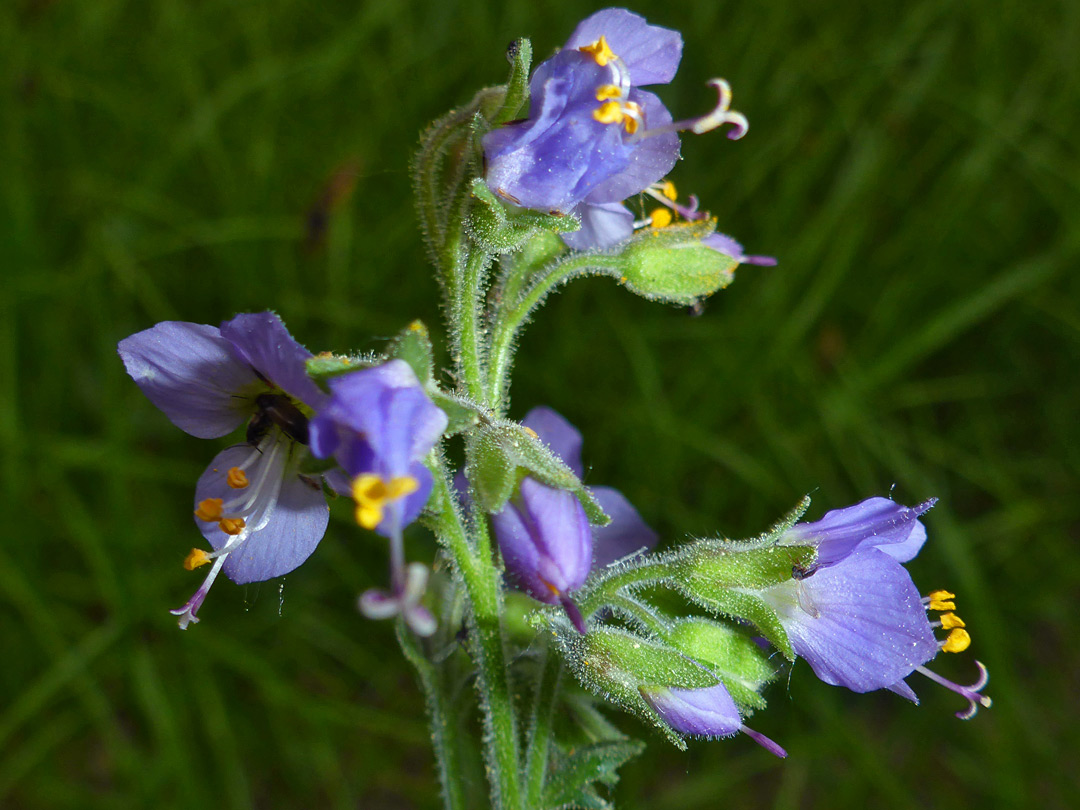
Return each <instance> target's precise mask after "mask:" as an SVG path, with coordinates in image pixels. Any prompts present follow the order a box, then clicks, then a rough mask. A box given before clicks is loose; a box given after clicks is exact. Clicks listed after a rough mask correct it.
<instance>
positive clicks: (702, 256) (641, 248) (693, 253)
mask: <svg viewBox="0 0 1080 810" xmlns="http://www.w3.org/2000/svg"><path fill="white" fill-rule="evenodd" d="M714 227H715V226H714V223H713V222H712V221H711V220H706V221H704V222H691V223H682V224H678V225H669V226H667V227H666V228H645V229H644V230H642V231H640V232H639V233H638V234H637V235H635V236H634V238H633V239H632V240H631V241H630V242H629V244H627V246H626V247H625V248H623V251H622V253H621V256H620V258H621V259H622V262H621V264H620V268H621V270H622V278H621V279H620V281H621V282H622V285H623V286H624V287H626V289H628V290H630V292H632V293H634V294H635V295H640V296H641V297H643V298H648V299H650V300H654V301H665V302H668V303H672V304H685V305H689V304H693V303H695V302H696V301H698V300H699V299H701V298H705V297H706V296H709V295H712V294H713V293H714V292H716V291H717V290H721V289H723V288H724V287H726V286H728V285H729V284H730V283H731V282H732V280H733V279H734V278H735V268H736V267H738V266H739V263H738V262H737V261H735V259H733V258H731V257H730V256H726V255H724V254H723V253H721V252H720V251H718V250H713V249H712V248H710V247H708V246H707V245H705V244H703V243H702V241H701V240H702V239H703V238H704V237H706V236H708V235H709V234H711V233H713V231H714Z"/></svg>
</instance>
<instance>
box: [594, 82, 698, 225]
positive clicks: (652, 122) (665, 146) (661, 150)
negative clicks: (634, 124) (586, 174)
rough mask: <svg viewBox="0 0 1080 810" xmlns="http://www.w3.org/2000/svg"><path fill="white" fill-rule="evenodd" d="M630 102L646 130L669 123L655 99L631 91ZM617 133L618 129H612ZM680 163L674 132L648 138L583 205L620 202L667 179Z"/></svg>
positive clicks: (596, 185)
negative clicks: (640, 111) (638, 110)
mask: <svg viewBox="0 0 1080 810" xmlns="http://www.w3.org/2000/svg"><path fill="white" fill-rule="evenodd" d="M630 101H633V102H635V103H637V104H640V105H641V107H642V109H643V111H644V113H645V127H646V129H655V128H657V127H662V126H665V125H666V124H670V123H671V113H670V112H668V110H667V107H665V106H664V102H662V101H661V100H660V99H659V98H658V97H657V96H655V95H654V94H652V93H650V92H648V91H647V90H631V91H630ZM611 128H612V129H618V127H611ZM678 160H679V136H678V135H677V134H676V133H674V132H664V133H662V134H660V135H650V136H648V137H645V138H643V139H642V140H640V141H636V142H633V143H632V144H631V149H630V150H629V153H628V159H627V160H626V161H625V166H624V167H623V168H621V169H620V170H619V172H618V173H617V174H613V175H612V176H611V177H610V178H609V179H606V180H603V181H602V182H597V183H594V184H593V186H592V190H591V191H589V193H588V194H587V195H586V196H585V202H588V203H592V204H593V205H599V204H600V203H608V202H622V201H623V200H625V199H627V198H628V197H633V196H634V195H635V194H637V193H639V192H640V191H642V190H643V189H645V188H648V187H649V186H651V185H652V184H653V183H655V182H657V181H658V180H661V179H662V178H663V177H665V176H666V175H667V173H668V172H670V171H671V170H672V169H673V168H674V167H675V164H676V163H677V162H678Z"/></svg>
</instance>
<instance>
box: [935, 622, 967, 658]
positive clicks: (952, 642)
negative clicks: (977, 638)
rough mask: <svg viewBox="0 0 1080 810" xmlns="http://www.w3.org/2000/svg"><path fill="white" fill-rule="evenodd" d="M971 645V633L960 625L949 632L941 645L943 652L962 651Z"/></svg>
mask: <svg viewBox="0 0 1080 810" xmlns="http://www.w3.org/2000/svg"><path fill="white" fill-rule="evenodd" d="M970 646H971V635H970V634H969V633H968V631H967V630H965V629H964V628H962V627H956V628H954V629H953V630H952V632H950V633H949V635H948V638H946V639H945V641H944V642H943V643H942V645H941V649H942V651H943V652H947V653H958V652H963V651H964V650H966V649H967V648H968V647H970Z"/></svg>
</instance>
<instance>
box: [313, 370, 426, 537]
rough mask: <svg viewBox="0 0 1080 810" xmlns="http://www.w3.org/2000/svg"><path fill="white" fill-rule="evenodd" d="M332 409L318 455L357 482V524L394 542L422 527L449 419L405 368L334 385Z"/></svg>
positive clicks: (319, 424)
mask: <svg viewBox="0 0 1080 810" xmlns="http://www.w3.org/2000/svg"><path fill="white" fill-rule="evenodd" d="M329 384H330V401H329V402H328V403H327V404H326V407H325V408H323V409H322V410H320V411H319V413H318V414H317V415H316V416H315V418H314V419H313V420H312V421H311V451H312V453H313V454H314V455H315V456H317V457H318V458H329V457H330V456H335V457H336V458H337V460H338V463H340V464H341V467H342V468H343V469H344V470H345V472H346V473H348V474H349V476H350V477H351V478H352V479H353V480H352V493H353V497H354V498H355V499H356V504H357V508H356V519H357V522H358V523H359V524H360V525H361V526H363V527H364V528H367V529H375V530H376V531H377V532H379V533H380V534H382V535H385V536H387V537H390V536H391V535H393V534H394V533H395V532H398V531H400V530H401V529H403V528H404V527H405V526H407V525H409V524H410V523H412V522H413V521H414V520H416V518H417V516H418V515H419V514H420V512H421V510H422V509H423V508H424V504H425V503H427V499H428V496H429V495H430V494H431V485H432V476H431V472H430V471H429V470H428V468H427V467H425V466H424V462H423V459H424V457H425V456H427V454H428V453H429V452H430V451H431V448H432V447H434V446H435V443H436V442H437V441H438V440H439V438H440V437H441V436H442V433H443V431H444V430H446V424H447V418H446V414H445V413H444V412H443V411H442V410H441V409H440V408H439V407H438V406H437V405H435V403H433V402H432V401H431V400H430V399H429V398H428V395H427V394H426V393H425V392H424V389H423V387H421V385H420V382H419V380H417V379H416V375H415V374H414V373H413V370H412V368H410V367H409V364H408V363H406V362H405V361H404V360H391V361H390V362H388V363H384V364H382V365H381V366H375V367H373V368H367V369H361V370H360V371H354V372H352V373H349V374H343V375H341V376H339V377H333V378H331V379H330V383H329Z"/></svg>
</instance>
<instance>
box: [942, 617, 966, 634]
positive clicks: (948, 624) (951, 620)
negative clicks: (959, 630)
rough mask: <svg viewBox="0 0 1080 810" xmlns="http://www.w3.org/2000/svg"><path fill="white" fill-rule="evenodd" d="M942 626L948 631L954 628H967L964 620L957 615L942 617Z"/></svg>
mask: <svg viewBox="0 0 1080 810" xmlns="http://www.w3.org/2000/svg"><path fill="white" fill-rule="evenodd" d="M941 626H942V627H944V628H945V629H946V630H952V629H953V628H954V627H967V625H966V624H964V620H963V619H961V618H960V617H959V616H957V615H956V614H955V613H944V614H942V616H941Z"/></svg>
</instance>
